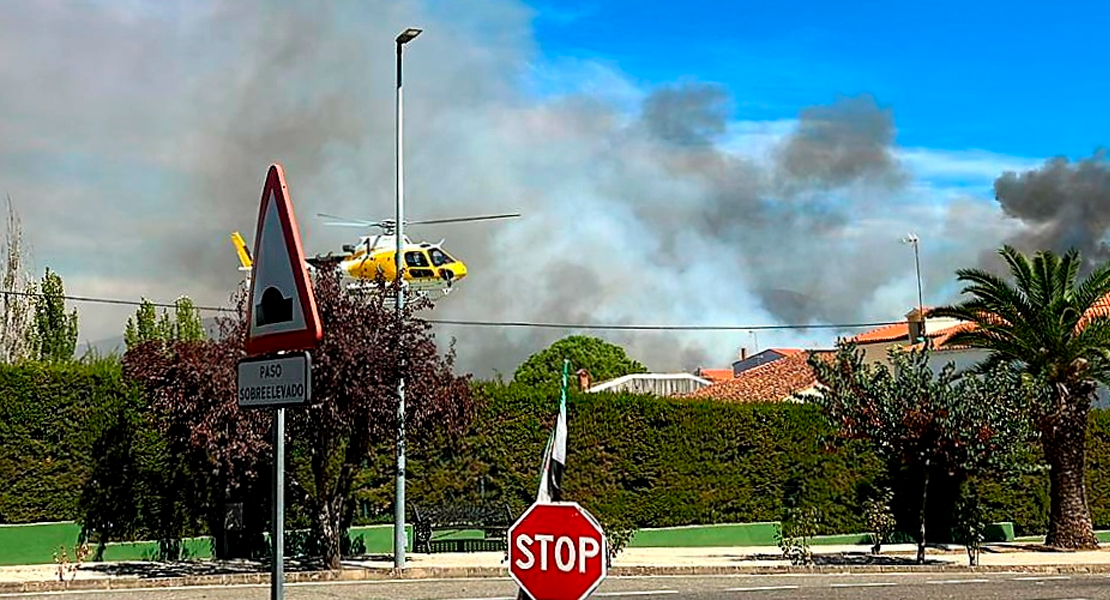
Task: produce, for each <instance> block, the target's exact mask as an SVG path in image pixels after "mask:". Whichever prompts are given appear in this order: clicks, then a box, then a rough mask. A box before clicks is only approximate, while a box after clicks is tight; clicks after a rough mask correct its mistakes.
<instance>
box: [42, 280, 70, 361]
mask: <svg viewBox="0 0 1110 600" xmlns="http://www.w3.org/2000/svg"><path fill="white" fill-rule="evenodd" d="M35 339H36V341H37V344H38V348H39V358H40V359H41V360H46V361H57V360H69V359H71V358H73V351H74V349H76V348H77V309H76V308H75V309H73V311H72V312H69V313H67V312H66V301H65V285H64V284H63V283H62V277H61V276H60V275H58V274H57V273H55V272H53V271H51V270H50V268H49V267H47V268H46V273H45V274H43V276H42V281H41V282H40V283H39V295H38V297H37V298H36V300H35Z"/></svg>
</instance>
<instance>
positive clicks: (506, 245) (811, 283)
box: [0, 0, 1105, 376]
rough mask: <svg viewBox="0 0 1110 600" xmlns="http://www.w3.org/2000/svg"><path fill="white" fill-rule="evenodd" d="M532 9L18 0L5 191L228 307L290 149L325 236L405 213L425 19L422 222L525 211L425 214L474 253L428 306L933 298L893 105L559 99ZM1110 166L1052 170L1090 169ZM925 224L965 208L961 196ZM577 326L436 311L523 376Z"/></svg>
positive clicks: (470, 363) (794, 304)
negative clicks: (788, 112) (234, 234)
mask: <svg viewBox="0 0 1110 600" xmlns="http://www.w3.org/2000/svg"><path fill="white" fill-rule="evenodd" d="M532 18H533V15H532V13H531V11H530V9H528V8H527V7H525V6H524V5H523V4H521V3H517V2H514V1H509V0H500V1H499V0H486V1H484V2H469V3H465V8H464V7H463V4H462V3H460V4H459V5H455V4H452V3H429V4H425V3H422V2H418V1H416V0H412V1H405V2H385V1H384V0H382V1H373V2H360V3H342V4H323V5H318V4H312V5H311V6H306V5H303V4H299V3H293V2H265V3H263V2H249V1H248V2H241V1H234V2H232V1H230V0H209V1H206V2H191V1H189V2H187V1H184V0H179V1H176V2H173V1H167V2H159V3H152V4H150V5H147V6H145V7H140V8H136V7H135V6H133V5H131V4H127V5H120V6H117V5H115V4H111V3H82V4H77V3H69V2H60V1H57V2H52V1H44V2H34V3H31V2H2V1H0V80H3V81H5V82H6V84H7V85H6V88H5V93H4V94H3V95H0V158H2V160H0V188H2V189H7V190H8V191H10V192H11V193H12V195H13V196H14V197H15V198H16V199H17V201H18V202H21V204H20V205H21V206H29V207H30V208H29V209H28V212H27V214H26V215H25V222H26V223H27V233H28V237H29V238H31V239H32V240H33V241H34V242H35V247H36V249H37V251H38V252H37V254H38V256H39V258H40V259H42V260H43V261H44V262H46V263H47V264H51V266H53V267H55V268H56V269H57V270H59V271H60V272H61V273H62V274H63V276H65V277H66V281H67V285H68V289H69V290H70V291H72V292H74V293H86V294H90V295H91V294H101V295H108V296H116V297H137V296H139V295H145V296H149V297H152V298H155V299H171V298H172V297H173V296H174V295H176V294H188V295H190V296H192V297H193V298H194V299H196V300H197V301H198V302H199V303H201V304H223V303H225V302H226V300H227V297H228V295H229V294H230V292H231V290H232V289H233V288H234V287H235V286H236V284H237V283H238V282H239V280H240V277H241V274H240V273H239V272H238V271H237V270H236V266H237V263H236V260H235V256H234V252H233V249H232V247H231V245H230V243H229V242H228V237H227V236H228V234H229V233H230V232H231V231H233V230H240V231H242V232H243V233H244V234H245V235H246V236H247V237H248V238H249V237H250V236H251V235H252V232H253V228H254V220H255V218H256V212H257V206H258V200H259V195H260V192H261V186H262V178H263V176H264V174H265V171H266V167H267V166H268V165H269V163H271V162H281V163H282V164H283V165H284V166H285V169H286V173H287V176H288V181H289V185H290V189H291V192H292V195H293V200H294V203H295V206H296V209H297V216H298V220H299V222H300V225H301V228H302V232H303V234H304V237H305V240H306V245H307V251H308V252H309V253H316V252H326V251H329V250H337V249H338V248H339V246H340V245H341V244H343V243H348V242H351V241H353V238H355V237H357V236H358V235H363V234H366V233H368V232H365V231H358V230H340V229H337V228H329V227H325V226H323V225H322V224H321V222H320V221H319V220H318V219H316V218H315V217H314V215H315V213H317V212H326V213H333V214H340V215H348V216H350V217H352V218H358V219H378V218H383V217H391V216H392V215H393V186H394V181H393V168H394V141H393V131H394V118H393V115H394V87H393V82H394V69H395V53H394V42H393V39H394V36H395V35H396V33H397V32H398V31H400V30H402V29H403V28H405V27H406V26H410V25H413V24H418V25H421V26H422V27H423V28H424V29H425V33H424V34H423V35H422V36H421V37H420V38H418V39H416V40H414V41H413V42H412V43H411V44H409V45H408V46H407V47H406V51H405V62H404V66H405V80H404V81H405V118H406V120H405V132H406V150H405V168H406V171H405V172H406V203H407V216H409V218H411V219H421V218H437V217H447V216H462V215H470V214H486V213H494V212H503V211H520V212H522V213H523V214H524V217H523V218H522V219H520V220H519V221H515V222H491V223H479V224H462V225H449V226H442V227H436V228H431V227H429V228H415V227H414V228H412V229H411V230H409V231H408V232H407V233H409V234H410V236H411V237H413V238H414V239H428V240H430V241H438V240H439V239H441V238H446V240H447V243H446V246H445V247H446V249H447V250H448V251H449V252H451V253H454V254H456V255H458V256H459V257H460V258H462V259H463V260H464V261H466V262H467V264H468V265H469V267H470V272H471V274H470V276H469V278H468V279H467V280H465V281H463V282H462V283H461V284H460V285H459V286H458V288H457V289H456V290H455V291H454V292H453V293H452V294H451V295H450V296H448V297H447V298H445V299H444V300H442V301H441V302H439V304H438V305H437V307H436V309H435V312H434V313H433V314H431V315H429V316H431V317H440V318H451V319H478V320H496V321H503V320H511V321H544V322H567V323H576V322H578V323H581V322H608V323H625V324H644V323H649V324H651V323H655V324H661V325H675V324H695V325H698V324H700V325H709V324H721V323H729V324H744V323H750V324H766V323H775V322H790V323H811V324H817V323H827V322H843V321H855V320H860V319H874V318H876V312H878V311H880V310H881V313H880V318H890V317H892V316H894V317H896V316H898V313H899V312H901V310H902V308H903V307H906V306H910V305H912V298H914V297H915V295H914V294H913V293H912V292H911V291H910V290H912V287H910V286H912V284H911V282H912V268H907V265H912V263H911V262H910V260H912V259H911V258H909V257H910V256H912V255H909V254H906V253H905V252H899V251H898V250H899V249H898V246H897V238H898V236H899V235H900V234H901V233H902V231H901V230H902V229H903V228H904V227H906V225H905V224H904V221H905V218H904V217H900V216H899V215H900V214H902V213H903V212H905V209H906V206H905V204H902V203H900V202H904V201H900V200H897V199H898V198H902V197H904V195H905V194H906V193H907V186H906V183H907V181H908V176H907V173H906V169H905V168H904V166H903V165H902V164H901V162H900V160H899V158H898V150H899V149H898V148H897V147H896V145H895V125H894V120H893V115H892V113H891V111H890V109H889V108H887V107H884V106H881V105H880V104H879V103H878V102H877V101H876V100H875V99H874V98H872V97H870V96H868V95H859V96H847V97H843V98H838V99H833V100H832V101H831V102H830V103H829V104H827V105H820V106H813V107H809V108H806V109H803V110H801V111H800V113H799V114H798V115H797V120H796V122H795V123H793V124H792V125H789V126H788V127H785V128H783V129H780V130H776V131H770V132H766V131H764V132H756V133H759V134H760V135H759V136H753V135H749V133H750V132H748V133H746V132H744V131H738V130H737V129H736V123H737V121H743V115H739V116H738V115H737V114H736V113H735V107H734V106H733V104H734V103H733V100H732V98H731V97H730V95H729V93H728V91H727V89H725V88H724V87H722V86H719V85H716V84H713V83H706V82H678V83H674V84H671V85H663V86H655V87H651V88H646V89H639V88H636V87H635V86H633V85H632V84H630V83H628V81H627V80H625V79H624V78H623V77H622V76H621V75H620V74H619V73H616V74H614V73H610V74H609V75H610V76H611V81H617V82H619V83H620V84H622V85H624V86H625V87H624V88H622V89H623V90H624V91H623V92H622V94H621V95H620V97H619V98H618V97H616V96H615V95H613V94H615V92H614V93H613V94H610V93H609V92H611V91H612V90H611V89H610V88H606V89H605V90H598V88H589V87H580V88H577V91H575V89H574V88H570V87H569V86H567V88H566V89H561V90H559V91H557V92H556V93H546V94H540V93H536V92H535V91H529V90H532V89H533V88H534V86H533V85H532V84H533V83H535V79H536V78H537V77H542V75H543V73H544V70H545V69H546V68H548V66H547V65H549V63H546V62H545V61H544V57H543V56H541V55H540V54H538V53H537V51H536V49H535V42H534V40H533V37H532V28H531V20H532ZM692 68H693V67H692ZM537 73H538V74H539V75H537ZM557 75H558V74H555V75H554V76H553V77H554V78H555V79H558V76H557ZM574 75H575V77H577V75H578V74H574ZM572 79H573V78H572ZM568 90H569V91H568ZM629 90H631V91H629ZM629 98H632V100H631V101H629ZM760 136H761V137H760ZM754 137H759V139H760V140H762V141H761V142H760V143H759V144H755V145H752V146H744V145H743V142H744V141H745V140H749V139H754ZM738 144H739V145H738ZM1102 168H1103V167H1101V166H1099V165H1091V166H1081V167H1080V168H1078V169H1068V168H1066V167H1059V168H1055V167H1054V168H1053V169H1055V170H1053V169H1050V168H1048V167H1046V170H1045V173H1043V174H1040V175H1037V176H1036V178H1040V179H1046V178H1047V180H1049V181H1052V182H1056V183H1054V184H1053V185H1068V186H1073V187H1074V188H1075V189H1076V190H1083V189H1086V188H1084V187H1083V186H1084V185H1087V182H1089V181H1094V180H1097V181H1098V182H1100V183H1101V182H1103V181H1105V178H1102V179H1099V178H1097V177H1095V175H1096V174H1098V173H1101V172H1102V171H1101V170H1102ZM1057 171H1059V172H1057ZM1030 177H1031V176H1029V175H1026V176H1023V178H1017V179H1014V181H1016V182H1018V183H1021V182H1025V181H1027V180H1028V179H1029V178H1030ZM1092 178H1093V179H1092ZM1009 181H1010V179H1006V178H1003V179H1002V180H1000V184H999V185H1000V188H999V189H1000V192H999V196H1000V198H1005V199H1006V200H1004V202H1003V203H1004V206H1006V210H1008V211H1012V214H1015V215H1018V216H1021V218H1023V219H1041V218H1043V219H1044V220H1046V222H1050V223H1060V224H1061V225H1060V228H1059V233H1058V234H1053V235H1058V236H1060V237H1062V236H1064V235H1072V234H1073V231H1072V229H1074V227H1080V226H1082V225H1083V224H1084V223H1086V222H1087V221H1084V219H1092V218H1096V217H1095V215H1097V218H1098V219H1103V218H1104V217H1103V216H1102V213H1101V212H1098V211H1099V209H1098V206H1097V205H1096V204H1095V200H1096V198H1097V195H1096V194H1094V193H1093V192H1092V193H1091V194H1089V195H1083V194H1081V193H1079V192H1078V191H1077V192H1076V194H1079V195H1078V196H1077V197H1079V198H1081V200H1080V201H1079V202H1078V204H1077V205H1076V208H1073V209H1070V210H1068V211H1060V212H1059V213H1057V212H1054V211H1046V210H1045V209H1040V211H1039V212H1038V210H1035V209H1024V208H1021V207H1023V206H1026V205H1028V206H1039V201H1038V200H1035V199H1033V196H1035V195H1036V194H1034V193H1033V192H1029V193H1026V194H1024V195H1023V194H1015V193H1013V192H1010V191H1005V190H1004V189H1003V188H1006V186H1008V185H1010V184H1009ZM1019 187H1020V186H1019ZM1032 187H1036V186H1032ZM1037 189H1040V188H1037ZM1023 211H1024V212H1023ZM1026 213H1028V216H1023V215H1026ZM916 224H917V225H922V226H928V227H931V228H933V230H934V231H936V232H938V235H939V234H940V233H943V232H944V231H945V230H946V227H948V225H947V224H946V223H945V221H944V219H943V215H942V218H941V219H934V220H933V221H929V222H928V223H922V222H917V223H916ZM958 226H960V227H966V226H967V225H966V223H963V224H959V225H958ZM971 237H972V238H977V237H978V236H971ZM968 243H969V245H971V247H972V251H973V252H977V251H979V250H980V249H981V246H980V245H979V244H982V243H984V242H983V241H982V240H980V239H971V240H970V241H969V242H968ZM950 252H952V253H953V255H955V256H957V257H958V256H963V255H964V254H966V252H965V251H964V250H963V249H960V250H959V251H955V250H952V251H950ZM891 307H894V310H893V313H894V314H891V312H892V311H891ZM81 310H82V315H83V317H82V325H83V331H82V336H83V339H86V340H89V339H91V340H95V339H98V337H107V336H110V335H115V334H116V333H117V332H119V331H121V330H122V327H123V321H124V319H125V318H126V316H127V314H128V312H129V309H119V308H98V307H86V306H82V307H81ZM112 311H114V312H112ZM568 333H571V332H570V331H560V330H550V329H511V328H489V329H479V328H468V327H448V326H443V327H440V328H439V334H440V335H441V337H443V338H444V340H445V341H446V340H447V339H449V338H451V337H454V338H456V339H457V351H458V356H459V364H460V367H461V368H464V369H467V370H472V371H474V372H476V373H477V374H478V375H480V376H488V375H489V374H491V373H495V372H499V373H502V374H504V375H506V376H510V375H511V373H512V371H513V369H514V368H515V367H516V365H518V364H519V363H520V362H521V361H522V360H524V359H525V358H526V357H527V356H528V355H529V354H531V353H532V352H535V351H538V350H540V349H541V348H543V347H544V346H545V345H547V344H549V343H550V342H552V341H554V340H555V339H557V338H558V337H561V336H563V335H566V334H568ZM587 333H588V332H587ZM602 335H603V336H604V337H606V338H607V339H609V340H611V341H613V342H616V343H621V344H625V345H626V346H627V347H628V351H629V353H630V354H631V355H632V356H634V357H635V358H637V359H639V360H641V361H643V362H645V363H646V364H647V365H648V366H649V367H651V368H654V369H659V370H669V369H686V368H691V367H694V366H699V365H702V366H709V365H722V364H727V361H728V360H729V359H731V358H732V357H733V355H734V353H735V351H736V349H737V347H738V346H740V345H749V342H750V341H751V342H754V339H753V338H754V337H755V335H754V334H748V333H746V332H731V333H699V334H678V333H665V332H663V333H660V332H653V333H645V332H608V333H605V334H602ZM761 335H762V334H761ZM762 339H763V340H764V341H765V343H766V341H769V340H772V339H777V340H778V341H779V343H791V344H810V343H813V344H821V345H825V344H828V343H830V339H831V335H830V334H829V333H828V332H818V333H814V332H802V333H798V334H791V335H779V336H778V337H777V338H774V337H773V336H772V335H771V334H766V335H764V337H763V338H762Z"/></svg>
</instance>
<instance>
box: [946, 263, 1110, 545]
mask: <svg viewBox="0 0 1110 600" xmlns="http://www.w3.org/2000/svg"><path fill="white" fill-rule="evenodd" d="M999 254H1001V255H1002V258H1003V259H1004V260H1005V261H1006V264H1007V265H1008V266H1009V268H1010V274H1011V275H1012V276H1013V280H1014V281H1013V283H1010V282H1008V281H1006V280H1004V279H1002V278H1000V277H998V276H995V275H993V274H991V273H988V272H986V271H984V270H981V269H961V270H959V271H957V272H956V275H957V278H958V279H959V280H960V281H964V282H967V285H966V286H965V287H964V289H963V293H965V294H970V295H971V296H972V297H971V298H970V299H967V300H965V301H963V302H962V303H960V304H957V305H955V306H946V307H942V308H938V309H934V310H933V311H932V312H931V313H930V314H931V316H938V317H954V318H957V319H961V320H964V321H968V322H971V323H972V326H970V327H967V328H966V329H964V330H963V331H960V332H958V333H956V334H954V335H953V336H952V337H951V338H950V339H949V340H948V342H947V344H948V345H964V346H971V347H974V348H982V349H985V350H989V351H990V355H989V358H988V359H987V362H988V363H991V364H997V363H1003V364H1009V365H1012V366H1013V367H1014V368H1016V369H1019V370H1020V371H1021V373H1022V376H1023V379H1024V380H1025V381H1026V382H1027V384H1028V385H1029V386H1030V387H1029V389H1030V390H1031V392H1032V393H1031V394H1029V398H1030V403H1029V407H1030V413H1029V414H1030V417H1031V418H1032V419H1033V423H1034V425H1035V426H1036V428H1037V430H1038V432H1039V433H1040V440H1041V446H1042V448H1043V449H1044V455H1045V459H1046V460H1047V462H1048V465H1049V481H1050V485H1051V488H1050V499H1051V500H1050V501H1051V511H1050V513H1049V525H1048V535H1047V537H1046V538H1045V544H1046V545H1049V546H1055V547H1061V548H1092V547H1096V546H1097V545H1098V539H1097V538H1096V537H1095V534H1094V531H1093V528H1092V526H1091V513H1090V509H1089V508H1088V506H1087V490H1086V484H1085V481H1084V475H1085V445H1086V444H1085V442H1086V433H1087V416H1088V412H1089V411H1090V408H1091V403H1092V400H1093V399H1094V396H1095V391H1096V389H1097V387H1098V384H1099V383H1103V384H1107V383H1108V382H1110V317H1108V315H1110V311H1108V310H1107V309H1108V308H1110V303H1108V299H1110V263H1108V264H1106V265H1103V266H1101V267H1099V268H1098V269H1096V270H1095V271H1094V272H1092V273H1090V274H1089V275H1087V276H1086V277H1085V278H1083V279H1082V280H1081V281H1077V279H1078V276H1079V270H1080V267H1081V265H1082V261H1081V260H1080V256H1079V252H1078V251H1076V250H1072V251H1070V252H1068V253H1066V254H1064V255H1063V256H1060V255H1058V254H1054V253H1052V252H1047V251H1045V252H1037V253H1036V255H1035V256H1034V257H1033V258H1032V260H1030V258H1029V257H1027V256H1025V255H1023V254H1021V253H1020V252H1018V251H1017V250H1015V249H1014V248H1012V247H1010V246H1004V247H1003V248H1002V249H1001V250H1000V251H999Z"/></svg>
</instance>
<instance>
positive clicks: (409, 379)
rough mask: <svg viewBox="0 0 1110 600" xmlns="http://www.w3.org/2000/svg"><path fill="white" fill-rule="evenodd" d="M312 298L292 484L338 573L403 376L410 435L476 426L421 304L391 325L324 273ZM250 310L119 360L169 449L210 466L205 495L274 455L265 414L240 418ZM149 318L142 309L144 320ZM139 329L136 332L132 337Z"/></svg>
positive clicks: (241, 481) (247, 477) (294, 411)
mask: <svg viewBox="0 0 1110 600" xmlns="http://www.w3.org/2000/svg"><path fill="white" fill-rule="evenodd" d="M315 295H316V301H317V307H318V309H319V314H320V319H321V321H322V323H323V328H324V338H323V340H322V341H321V342H320V344H319V345H318V347H317V348H316V349H315V350H313V351H312V399H311V401H310V402H309V404H308V405H307V406H304V407H293V408H291V409H289V410H288V412H287V422H288V431H287V435H288V437H289V438H290V443H289V447H290V448H291V452H292V456H291V460H289V462H288V463H287V464H288V469H289V471H290V472H291V473H290V475H291V476H290V477H289V484H290V486H291V488H292V491H293V492H294V496H295V497H300V498H302V501H303V502H304V503H305V504H306V505H307V510H308V511H309V513H310V517H311V520H312V526H313V530H314V531H315V533H316V535H317V536H318V537H319V539H320V540H321V542H322V544H321V545H322V547H323V553H324V559H325V563H326V564H327V565H328V567H329V568H339V559H340V551H341V544H340V542H341V539H342V535H343V532H344V530H345V529H346V527H347V526H348V525H349V523H350V520H351V518H352V515H353V503H352V502H351V496H352V493H353V486H354V483H355V481H356V478H357V477H356V476H357V475H358V474H359V472H360V470H361V469H362V468H363V465H364V463H365V462H366V461H367V459H368V458H369V457H370V456H369V453H370V449H371V447H372V445H373V444H375V443H380V442H381V441H383V440H393V439H395V438H394V432H395V431H396V430H397V401H396V385H397V377H398V374H400V373H403V374H404V376H405V379H406V390H407V396H406V400H407V411H408V419H407V425H408V426H411V428H412V430H411V432H412V433H413V434H414V435H419V434H420V433H421V432H422V431H426V430H433V429H434V430H436V431H451V430H457V429H459V428H461V427H463V426H465V425H466V424H467V422H468V419H469V418H470V416H471V412H472V410H471V408H472V402H471V399H470V393H469V391H470V388H469V385H468V384H467V380H466V378H464V377H459V376H456V375H455V374H454V372H453V362H452V361H453V357H452V356H451V355H450V354H448V355H446V356H444V355H442V354H441V353H440V352H439V351H438V348H437V347H436V344H435V340H434V338H433V337H432V336H431V334H430V326H429V324H428V323H427V322H426V321H423V320H420V319H418V318H416V316H415V311H416V310H419V309H420V308H421V306H420V305H419V304H412V305H410V307H409V308H408V309H407V312H406V313H405V317H406V318H405V319H403V326H402V327H398V321H397V320H396V317H395V314H394V312H393V311H392V310H391V309H390V307H389V305H388V303H386V302H385V301H384V300H385V299H384V298H383V297H382V295H381V294H379V293H375V292H367V293H366V294H357V295H356V294H354V293H351V292H348V291H347V290H346V289H345V288H344V287H343V286H342V285H341V282H340V280H339V277H338V275H337V274H331V273H325V274H320V275H319V276H318V277H317V279H316V281H315ZM244 309H245V303H244V302H240V310H239V311H238V314H237V316H236V317H234V318H232V319H226V320H224V321H223V322H222V325H221V327H222V335H221V338H220V339H219V340H218V341H212V342H181V341H176V342H171V343H168V344H167V343H162V342H159V343H147V344H141V345H139V346H137V347H134V348H132V349H131V350H129V351H128V352H127V354H126V355H125V356H124V365H125V372H126V373H127V374H128V375H129V376H130V377H132V378H134V379H135V380H137V381H139V382H141V383H142V385H143V388H144V389H145V390H146V391H147V393H148V394H149V396H150V398H151V402H152V405H153V407H154V408H155V409H156V411H157V412H158V413H159V415H160V420H159V423H160V424H161V427H162V430H163V431H164V433H165V435H166V436H167V438H168V439H169V440H170V443H171V445H174V447H181V448H182V449H183V451H186V452H193V453H196V454H198V455H199V456H202V457H205V458H206V460H207V464H206V465H205V467H206V470H205V471H204V472H210V473H213V474H214V475H213V477H214V479H213V480H212V481H210V482H208V483H207V485H208V486H209V487H210V488H214V489H217V490H222V489H224V486H230V487H232V488H234V487H237V486H241V485H245V484H248V483H249V482H250V481H251V480H252V479H253V478H254V477H255V476H257V475H258V473H259V470H260V468H261V467H262V466H263V458H264V455H265V454H266V453H267V451H268V452H271V453H272V446H271V444H270V439H269V437H268V436H267V426H268V424H269V423H270V416H269V413H268V411H264V410H255V409H251V410H241V409H240V408H239V407H238V403H237V399H236V384H235V381H236V372H235V371H236V364H237V362H238V360H239V359H240V358H242V357H243V350H242V348H243V341H244V335H245V332H246V330H247V328H246V311H245V310H244ZM148 314H149V311H148ZM137 329H138V326H136V330H137Z"/></svg>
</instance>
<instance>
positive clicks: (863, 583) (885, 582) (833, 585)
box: [829, 581, 898, 588]
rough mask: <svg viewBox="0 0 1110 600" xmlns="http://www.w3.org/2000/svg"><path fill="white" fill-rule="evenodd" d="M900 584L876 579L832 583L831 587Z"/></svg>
mask: <svg viewBox="0 0 1110 600" xmlns="http://www.w3.org/2000/svg"><path fill="white" fill-rule="evenodd" d="M892 585H898V584H897V583H893V582H889V581H876V582H861V583H831V584H829V587H834V588H853V587H889V586H892Z"/></svg>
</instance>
